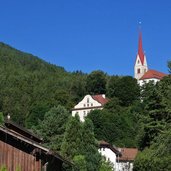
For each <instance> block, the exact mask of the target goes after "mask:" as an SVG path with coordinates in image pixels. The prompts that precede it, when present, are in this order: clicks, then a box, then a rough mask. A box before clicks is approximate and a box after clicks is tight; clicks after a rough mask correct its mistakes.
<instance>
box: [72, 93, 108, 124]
mask: <svg viewBox="0 0 171 171" xmlns="http://www.w3.org/2000/svg"><path fill="white" fill-rule="evenodd" d="M107 102H108V99H107V98H106V97H105V94H100V95H93V96H92V95H86V96H85V97H84V98H83V100H81V101H80V102H79V103H78V104H77V105H76V106H74V108H73V109H72V116H75V115H76V114H78V115H79V117H80V120H81V121H82V122H84V118H85V117H86V116H87V114H88V113H89V112H90V111H91V110H95V109H99V110H101V109H103V106H104V104H106V103H107Z"/></svg>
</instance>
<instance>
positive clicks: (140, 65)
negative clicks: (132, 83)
mask: <svg viewBox="0 0 171 171" xmlns="http://www.w3.org/2000/svg"><path fill="white" fill-rule="evenodd" d="M147 71H148V66H147V60H146V56H145V54H144V51H143V46H142V33H141V30H140V31H139V39H138V53H137V56H136V61H135V65H134V77H135V78H136V79H137V80H139V79H140V78H141V77H142V76H143V75H144V74H145V73H146V72H147Z"/></svg>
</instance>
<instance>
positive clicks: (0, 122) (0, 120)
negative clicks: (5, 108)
mask: <svg viewBox="0 0 171 171" xmlns="http://www.w3.org/2000/svg"><path fill="white" fill-rule="evenodd" d="M3 122H4V116H3V113H2V112H0V125H2V124H3Z"/></svg>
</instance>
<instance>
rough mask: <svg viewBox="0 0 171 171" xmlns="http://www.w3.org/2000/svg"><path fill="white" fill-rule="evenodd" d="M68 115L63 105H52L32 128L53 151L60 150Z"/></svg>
mask: <svg viewBox="0 0 171 171" xmlns="http://www.w3.org/2000/svg"><path fill="white" fill-rule="evenodd" d="M69 116H70V114H69V112H68V111H67V110H66V109H65V108H64V107H62V106H58V107H53V108H51V110H50V111H48V112H46V114H45V116H44V119H43V120H42V121H40V122H39V124H38V126H37V127H34V128H33V129H34V130H35V132H36V133H37V134H38V135H40V136H41V137H42V138H43V140H44V143H45V145H46V146H48V147H49V148H51V149H53V150H55V151H60V148H61V143H62V140H63V134H64V131H65V128H66V123H67V121H68V118H69Z"/></svg>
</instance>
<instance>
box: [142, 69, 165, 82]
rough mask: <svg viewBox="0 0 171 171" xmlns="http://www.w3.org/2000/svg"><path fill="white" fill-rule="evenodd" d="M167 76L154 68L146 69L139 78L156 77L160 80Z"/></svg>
mask: <svg viewBox="0 0 171 171" xmlns="http://www.w3.org/2000/svg"><path fill="white" fill-rule="evenodd" d="M165 76H167V74H164V73H162V72H159V71H156V70H148V71H147V72H146V73H145V74H144V75H143V76H142V77H141V78H140V80H145V79H150V78H156V79H159V80H161V79H162V78H163V77H165Z"/></svg>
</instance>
